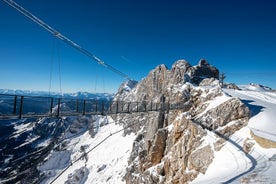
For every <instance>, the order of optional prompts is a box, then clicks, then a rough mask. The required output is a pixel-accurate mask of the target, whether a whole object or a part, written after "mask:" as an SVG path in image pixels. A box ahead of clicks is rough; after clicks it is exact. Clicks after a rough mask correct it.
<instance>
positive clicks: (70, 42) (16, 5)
mask: <svg viewBox="0 0 276 184" xmlns="http://www.w3.org/2000/svg"><path fill="white" fill-rule="evenodd" d="M3 1H4V2H6V3H7V4H8V5H10V6H11V7H13V8H15V9H16V10H17V11H19V12H20V13H22V14H23V15H25V16H26V17H27V18H29V19H31V20H32V21H33V22H35V23H36V24H38V25H39V26H41V27H42V28H44V29H45V30H46V31H48V32H50V33H51V34H52V35H53V36H55V37H57V38H59V39H60V40H62V41H63V42H65V43H67V44H68V45H70V46H72V47H73V48H75V49H77V50H78V51H80V52H81V53H83V54H84V55H86V56H88V57H89V58H91V59H93V60H95V61H96V62H97V63H98V64H99V65H102V66H103V67H105V68H107V69H109V70H111V71H113V72H114V73H116V74H118V75H120V76H122V77H123V78H125V79H128V80H129V79H130V77H129V76H128V75H126V74H125V73H123V72H121V71H120V70H118V69H116V68H114V67H113V66H111V65H109V64H107V63H105V62H104V61H102V60H101V59H99V58H98V57H97V56H95V55H94V54H92V53H91V52H89V51H88V50H86V49H84V48H82V47H81V46H80V45H78V44H76V43H75V42H73V41H72V40H70V39H69V38H67V37H65V36H64V35H62V34H61V33H60V32H58V31H57V30H55V29H54V28H52V27H51V26H49V25H48V24H46V23H45V22H43V21H42V20H41V19H39V18H38V17H36V16H35V15H33V14H32V13H31V12H29V11H27V10H26V9H25V8H23V7H22V6H20V5H19V4H17V3H16V2H14V1H12V0H3Z"/></svg>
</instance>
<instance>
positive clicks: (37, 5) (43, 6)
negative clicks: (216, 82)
mask: <svg viewBox="0 0 276 184" xmlns="http://www.w3.org/2000/svg"><path fill="white" fill-rule="evenodd" d="M15 2H17V3H18V4H20V5H21V6H23V7H24V8H25V9H27V10H29V11H30V12H32V13H33V14H34V15H36V16H37V17H39V18H40V19H42V20H43V21H44V22H46V23H48V24H49V25H51V26H52V27H53V28H55V29H56V30H58V31H59V32H61V33H62V34H63V35H64V36H66V37H68V38H70V39H71V40H73V41H75V42H76V43H78V44H79V45H80V46H82V47H83V48H85V49H86V50H88V51H90V52H92V53H93V54H95V55H96V56H97V57H99V58H101V59H102V60H103V61H105V62H106V63H108V64H110V65H112V66H114V67H115V68H117V69H119V70H120V71H122V72H124V73H126V74H128V75H129V76H130V77H131V78H133V79H136V80H140V79H141V78H143V77H145V76H146V75H147V74H148V72H149V71H150V70H151V69H153V68H155V67H156V66H157V65H158V64H166V65H167V66H168V67H169V68H170V67H171V65H172V64H173V63H174V62H175V61H176V60H178V59H185V60H187V61H188V62H190V63H191V64H192V65H196V64H197V63H198V61H199V60H200V59H201V58H205V59H207V60H208V61H209V63H210V64H211V65H214V66H216V67H217V68H218V69H219V70H220V71H221V72H224V73H225V74H226V77H227V78H226V81H227V82H234V83H237V84H248V83H250V82H253V83H260V84H263V85H267V86H270V87H272V88H276V82H275V81H276V45H275V43H276V34H275V33H276V11H275V7H276V1H274V0H224V1H219V0H217V1H215V0H209V1H205V0H193V1H185V0H170V1H169V0H159V1H156V0H58V1H56V0H28V1H24V0H16V1H15ZM0 24H1V30H0V33H1V34H0V61H1V67H0V88H4V89H30V90H46V91H48V90H49V88H50V90H51V91H60V78H61V88H62V91H63V92H75V91H88V92H116V91H117V89H118V87H119V85H120V83H121V82H123V81H124V79H123V78H122V77H120V76H118V75H116V74H114V73H113V72H111V71H109V70H107V69H105V68H103V67H102V66H99V65H98V64H97V63H95V62H94V61H93V60H91V59H89V58H88V57H87V56H85V55H83V54H82V53H80V52H78V51H76V50H75V49H74V48H72V47H70V46H68V45H66V44H65V43H63V42H62V41H59V40H57V39H56V38H54V37H53V36H52V35H51V34H49V33H48V32H47V31H45V30H44V29H42V28H41V27H40V26H38V25H36V24H35V23H33V22H32V21H30V20H29V19H28V18H26V17H24V16H23V15H22V14H20V13H18V12H17V11H16V10H15V9H13V8H11V7H10V6H9V5H7V4H6V3H4V2H3V1H0ZM59 71H60V72H59ZM51 73H52V75H51ZM59 74H60V75H59ZM50 76H51V77H50ZM60 76H61V77H60ZM50 81H51V82H50ZM50 83H51V87H50Z"/></svg>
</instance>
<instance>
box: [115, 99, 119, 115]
mask: <svg viewBox="0 0 276 184" xmlns="http://www.w3.org/2000/svg"><path fill="white" fill-rule="evenodd" d="M118 108H119V103H118V101H117V102H116V109H115V113H116V114H117V113H118Z"/></svg>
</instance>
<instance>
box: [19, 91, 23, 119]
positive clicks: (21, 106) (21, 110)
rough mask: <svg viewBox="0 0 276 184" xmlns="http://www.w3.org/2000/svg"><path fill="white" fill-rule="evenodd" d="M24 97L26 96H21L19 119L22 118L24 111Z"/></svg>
mask: <svg viewBox="0 0 276 184" xmlns="http://www.w3.org/2000/svg"><path fill="white" fill-rule="evenodd" d="M23 99H24V96H21V98H20V109H19V119H21V118H22V112H23Z"/></svg>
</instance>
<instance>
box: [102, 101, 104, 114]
mask: <svg viewBox="0 0 276 184" xmlns="http://www.w3.org/2000/svg"><path fill="white" fill-rule="evenodd" d="M102 115H104V100H103V102H102Z"/></svg>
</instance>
